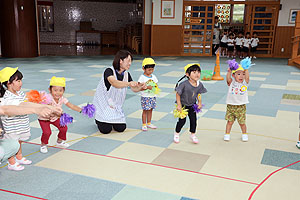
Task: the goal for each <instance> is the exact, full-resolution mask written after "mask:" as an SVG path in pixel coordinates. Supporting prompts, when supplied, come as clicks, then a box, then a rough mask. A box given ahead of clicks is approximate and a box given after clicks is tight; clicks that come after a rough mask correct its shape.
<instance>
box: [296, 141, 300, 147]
mask: <svg viewBox="0 0 300 200" xmlns="http://www.w3.org/2000/svg"><path fill="white" fill-rule="evenodd" d="M296 147H297V148H298V149H300V141H298V142H297V144H296Z"/></svg>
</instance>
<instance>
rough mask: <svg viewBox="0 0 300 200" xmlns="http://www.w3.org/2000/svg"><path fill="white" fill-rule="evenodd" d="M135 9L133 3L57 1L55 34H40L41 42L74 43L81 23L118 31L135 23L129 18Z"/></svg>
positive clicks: (54, 2)
mask: <svg viewBox="0 0 300 200" xmlns="http://www.w3.org/2000/svg"><path fill="white" fill-rule="evenodd" d="M133 7H134V4H131V3H106V2H84V1H63V0H55V1H53V8H54V12H53V13H54V32H40V42H41V43H74V42H75V31H76V30H79V24H80V21H92V23H93V28H94V29H95V30H100V31H118V30H119V29H120V28H121V27H125V26H126V24H132V23H135V20H133V19H131V18H130V16H129V12H130V11H132V10H133Z"/></svg>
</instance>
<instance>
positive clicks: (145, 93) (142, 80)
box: [138, 74, 158, 97]
mask: <svg viewBox="0 0 300 200" xmlns="http://www.w3.org/2000/svg"><path fill="white" fill-rule="evenodd" d="M150 80H152V81H153V82H154V83H158V79H157V78H156V76H155V75H154V74H151V76H150V77H148V76H145V75H144V74H142V75H141V76H140V78H139V80H138V82H140V83H147V81H150ZM140 94H141V96H142V97H155V96H156V95H155V94H153V93H151V92H149V90H144V91H141V92H140Z"/></svg>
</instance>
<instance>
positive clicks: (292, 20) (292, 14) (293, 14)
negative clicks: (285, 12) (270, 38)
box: [289, 9, 300, 24]
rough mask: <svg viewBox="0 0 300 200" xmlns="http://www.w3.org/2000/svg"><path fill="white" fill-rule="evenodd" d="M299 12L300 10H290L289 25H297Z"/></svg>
mask: <svg viewBox="0 0 300 200" xmlns="http://www.w3.org/2000/svg"><path fill="white" fill-rule="evenodd" d="M298 11H300V9H291V10H290V16H289V24H295V21H296V16H297V12H298Z"/></svg>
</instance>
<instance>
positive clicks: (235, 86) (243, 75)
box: [224, 65, 249, 142]
mask: <svg viewBox="0 0 300 200" xmlns="http://www.w3.org/2000/svg"><path fill="white" fill-rule="evenodd" d="M231 73H232V77H233V79H232V78H231ZM226 81H227V85H228V86H229V89H228V93H227V100H226V104H227V110H226V117H225V119H226V120H227V125H226V132H225V135H224V140H225V141H229V140H230V131H231V127H232V125H233V123H234V121H235V119H237V121H238V123H239V125H240V127H241V130H242V133H243V134H242V141H244V142H246V141H248V135H247V130H246V129H247V127H246V122H245V121H246V104H247V103H249V101H248V93H247V87H248V84H249V72H248V70H244V69H243V68H242V67H241V65H239V68H238V69H237V70H234V71H231V70H230V68H228V72H227V75H226Z"/></svg>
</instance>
